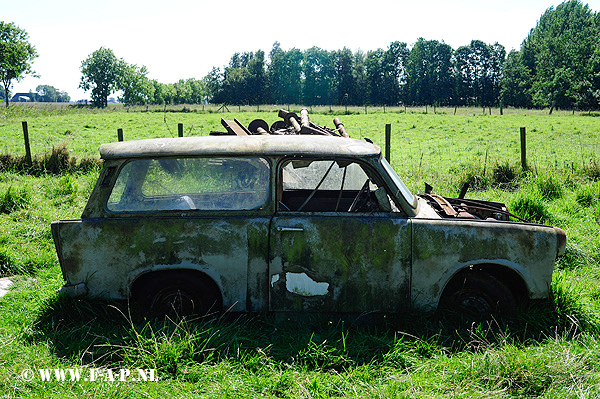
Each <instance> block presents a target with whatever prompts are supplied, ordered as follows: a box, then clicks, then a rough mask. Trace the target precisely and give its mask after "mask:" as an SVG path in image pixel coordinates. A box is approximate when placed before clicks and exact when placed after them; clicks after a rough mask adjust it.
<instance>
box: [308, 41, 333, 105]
mask: <svg viewBox="0 0 600 399" xmlns="http://www.w3.org/2000/svg"><path fill="white" fill-rule="evenodd" d="M303 56H304V59H303V61H302V71H303V73H304V86H303V98H304V103H305V104H306V105H324V104H331V102H332V100H333V95H332V93H333V64H332V62H331V55H330V53H329V52H328V51H327V50H323V49H321V48H319V47H311V48H309V49H308V50H305V51H304V54H303Z"/></svg>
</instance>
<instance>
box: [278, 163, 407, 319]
mask: <svg viewBox="0 0 600 399" xmlns="http://www.w3.org/2000/svg"><path fill="white" fill-rule="evenodd" d="M278 178H279V182H278V192H277V198H278V201H279V204H278V208H277V211H276V214H275V216H274V218H273V221H272V223H271V228H270V230H271V231H270V237H271V262H270V270H269V294H270V296H269V307H270V310H272V311H299V310H309V311H326V312H369V311H383V312H396V311H398V310H399V309H400V308H401V307H403V306H406V305H407V304H408V303H407V301H408V293H409V285H410V284H409V279H410V261H411V254H410V248H411V229H410V219H408V218H407V217H406V216H405V215H403V214H402V213H401V212H400V211H398V209H397V208H396V207H395V206H394V204H393V202H392V201H390V200H391V198H390V197H389V196H388V195H387V193H386V190H385V187H384V186H383V184H382V183H381V179H379V178H378V177H377V176H376V175H375V173H374V172H373V170H372V169H371V168H369V167H368V165H367V164H366V163H362V162H358V161H352V160H345V159H333V158H331V159H304V158H290V159H286V160H284V161H283V162H281V164H280V169H279V171H278Z"/></svg>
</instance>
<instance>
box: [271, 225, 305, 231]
mask: <svg viewBox="0 0 600 399" xmlns="http://www.w3.org/2000/svg"><path fill="white" fill-rule="evenodd" d="M277 231H304V229H303V228H302V227H281V226H279V227H277Z"/></svg>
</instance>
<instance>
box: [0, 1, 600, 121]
mask: <svg viewBox="0 0 600 399" xmlns="http://www.w3.org/2000/svg"><path fill="white" fill-rule="evenodd" d="M35 57H37V53H36V52H35V47H33V46H31V45H30V44H29V43H28V42H27V34H26V32H24V31H23V30H21V29H20V28H18V27H16V26H14V24H5V23H0V82H2V83H3V85H4V89H5V90H4V93H5V97H8V92H9V88H10V85H11V82H12V80H14V79H16V80H19V79H20V78H22V76H23V75H24V74H31V73H33V71H32V70H31V67H30V65H31V62H32V60H33V59H34V58H35ZM80 70H81V73H82V76H81V81H80V87H81V88H83V89H84V90H86V91H91V98H92V103H93V104H94V105H95V106H98V107H105V106H106V105H107V100H108V97H109V96H110V95H111V94H112V93H115V92H119V93H120V96H119V100H120V101H122V102H124V103H125V104H130V105H134V104H187V103H189V104H194V103H206V102H212V103H224V104H240V105H242V104H244V105H256V104H266V103H277V104H293V103H296V104H300V103H301V104H305V105H334V104H338V105H408V106H411V105H454V106H463V105H471V106H472V105H478V106H482V107H492V106H500V107H503V106H514V107H525V108H532V107H548V108H550V112H552V110H553V109H555V108H562V109H583V110H589V109H598V108H600V13H596V12H594V11H592V10H591V9H590V8H589V6H588V5H584V4H583V3H582V2H581V1H580V0H567V1H565V2H563V3H561V4H560V5H558V6H557V7H556V8H554V7H550V8H549V9H547V10H546V11H545V12H544V13H543V14H542V16H541V17H540V19H539V21H538V22H537V24H536V26H535V27H534V28H533V29H531V31H530V33H529V34H528V36H527V37H526V38H525V39H524V40H523V42H522V45H521V48H520V50H518V51H515V50H513V51H511V52H510V53H508V54H506V50H505V48H504V47H503V46H502V45H501V44H499V43H493V44H487V43H484V42H482V41H480V40H473V41H471V43H469V44H468V45H465V46H461V47H459V48H457V49H453V48H452V47H451V46H449V45H448V44H445V43H444V42H443V41H441V42H440V41H437V40H425V39H423V38H419V39H418V40H417V41H416V43H414V44H413V45H412V47H411V48H409V46H408V45H407V44H406V43H404V42H400V41H394V42H391V43H390V45H389V46H388V47H387V48H385V49H381V48H380V49H377V50H369V51H367V52H364V51H360V50H358V51H352V50H350V49H348V48H343V49H341V50H333V51H329V50H325V49H321V48H319V47H312V48H309V49H306V50H299V49H296V48H292V49H289V50H284V49H282V48H281V45H280V43H279V42H275V43H274V45H273V47H272V49H271V50H270V52H269V53H268V54H265V52H264V51H262V50H258V51H255V52H242V53H234V54H233V55H232V56H231V58H230V60H229V63H228V65H226V66H223V67H213V69H212V70H211V72H210V73H208V74H207V75H206V76H205V77H203V78H202V79H199V80H198V79H194V78H191V79H181V80H179V81H178V82H176V83H161V82H158V81H156V80H152V79H150V78H149V77H148V69H147V68H146V67H145V66H138V65H135V64H129V63H127V62H126V61H125V60H123V59H122V58H117V57H116V56H115V55H114V53H113V52H112V50H110V49H108V48H103V47H102V48H100V49H98V50H97V51H95V52H93V53H92V54H90V55H89V56H88V58H86V59H85V60H84V61H83V62H82V64H81V67H80ZM49 87H50V88H51V86H49ZM7 106H8V100H7Z"/></svg>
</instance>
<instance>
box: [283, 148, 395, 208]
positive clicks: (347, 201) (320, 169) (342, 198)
mask: <svg viewBox="0 0 600 399" xmlns="http://www.w3.org/2000/svg"><path fill="white" fill-rule="evenodd" d="M280 179H281V184H280V187H279V190H280V192H279V193H278V200H279V210H280V211H297V212H390V211H392V210H393V209H392V207H393V205H392V202H391V201H390V199H389V197H388V195H387V193H386V192H385V189H384V188H383V187H379V186H378V185H377V184H376V182H375V181H373V179H372V178H371V177H370V176H369V175H368V173H367V169H366V168H365V167H363V165H361V164H360V163H358V162H353V161H348V160H306V159H292V160H288V161H285V162H284V164H283V166H282V169H281V175H280Z"/></svg>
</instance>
